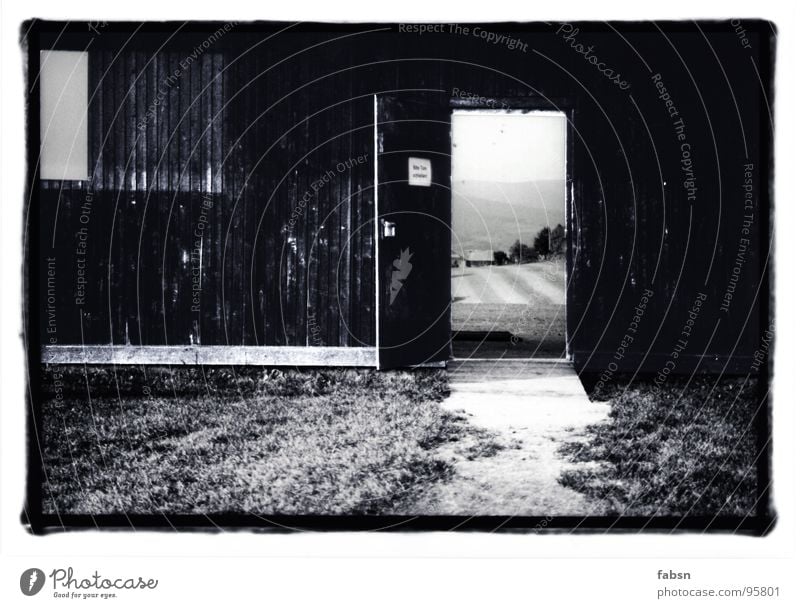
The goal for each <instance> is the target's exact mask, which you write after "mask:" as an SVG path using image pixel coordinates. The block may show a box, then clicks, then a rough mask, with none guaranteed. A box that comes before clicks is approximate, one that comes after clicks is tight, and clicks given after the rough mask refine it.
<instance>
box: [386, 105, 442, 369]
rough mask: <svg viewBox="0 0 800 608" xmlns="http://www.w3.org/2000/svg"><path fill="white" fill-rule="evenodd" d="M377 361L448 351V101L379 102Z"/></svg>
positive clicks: (403, 361) (418, 359) (402, 362)
mask: <svg viewBox="0 0 800 608" xmlns="http://www.w3.org/2000/svg"><path fill="white" fill-rule="evenodd" d="M375 132H376V154H377V160H376V166H377V179H378V184H377V192H378V198H377V201H378V202H377V205H378V213H377V222H378V225H377V231H378V259H377V266H376V267H377V269H378V367H379V368H380V369H389V368H392V367H403V366H411V365H420V364H424V363H431V362H436V361H446V360H447V359H448V357H449V356H450V213H451V212H450V104H449V99H448V98H447V97H446V96H445V95H444V94H441V93H435V92H424V93H423V92H414V93H408V94H398V95H378V96H377V100H376V123H375Z"/></svg>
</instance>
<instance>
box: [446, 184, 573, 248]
mask: <svg viewBox="0 0 800 608" xmlns="http://www.w3.org/2000/svg"><path fill="white" fill-rule="evenodd" d="M564 216H565V208H564V182H563V181H562V180H541V181H537V182H512V183H504V182H485V181H477V180H463V181H458V182H454V183H453V250H454V251H456V252H458V253H461V250H463V251H467V250H469V249H493V250H494V251H500V250H502V251H508V249H509V248H510V247H511V245H512V244H513V243H514V241H515V240H517V239H519V240H520V241H522V242H523V243H525V244H527V245H532V244H533V237H534V236H536V233H537V232H539V231H540V230H541V229H542V228H544V227H545V226H548V225H549V226H551V227H555V226H556V225H557V224H562V225H563V224H565V223H566V222H565V219H564Z"/></svg>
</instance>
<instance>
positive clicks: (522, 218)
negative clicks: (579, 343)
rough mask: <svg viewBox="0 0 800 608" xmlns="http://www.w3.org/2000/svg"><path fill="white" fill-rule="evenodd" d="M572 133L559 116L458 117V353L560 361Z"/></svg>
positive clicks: (489, 113) (467, 113)
mask: <svg viewBox="0 0 800 608" xmlns="http://www.w3.org/2000/svg"><path fill="white" fill-rule="evenodd" d="M566 133H567V119H566V115H565V114H563V113H561V112H535V111H529V112H528V111H504V110H456V111H454V112H453V133H452V141H453V158H452V185H453V241H452V243H453V246H452V252H451V266H452V273H451V276H452V294H453V306H452V321H453V331H454V332H456V334H455V338H456V340H455V342H454V351H456V355H457V356H458V355H459V354H464V355H469V356H480V355H485V354H487V352H488V351H487V349H488V350H490V351H492V354H497V355H498V356H499V354H500V353H501V352H502V353H503V355H502V356H517V355H519V356H547V357H553V356H564V349H565V333H566V327H565V325H566V310H565V299H566V285H565V275H566V273H565V253H566V246H567V239H566V219H565V218H566V205H565V201H566V196H565V193H566ZM464 349H477V351H476V352H465V353H459V352H458V351H459V350H464Z"/></svg>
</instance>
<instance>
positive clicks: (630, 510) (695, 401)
mask: <svg viewBox="0 0 800 608" xmlns="http://www.w3.org/2000/svg"><path fill="white" fill-rule="evenodd" d="M626 385H627V382H622V381H621V382H619V383H618V384H617V385H616V389H615V390H613V391H612V392H611V393H610V394H609V393H607V394H605V395H593V398H595V399H598V398H599V399H603V400H605V399H610V400H611V412H610V420H609V421H606V422H602V423H600V424H596V425H592V426H590V427H589V429H588V437H587V440H586V441H576V442H571V443H568V444H565V445H564V446H562V448H561V453H562V454H564V455H566V456H568V457H569V459H570V460H571V461H572V462H574V463H576V466H575V468H573V469H569V470H567V471H565V472H563V473H562V475H561V478H560V479H559V481H560V482H561V483H562V484H563V485H565V486H567V487H569V488H572V489H575V490H578V491H580V492H583V493H584V494H587V495H589V496H590V497H592V498H595V499H599V500H603V501H605V502H606V503H607V504H608V509H609V512H610V513H612V514H618V515H625V516H636V515H643V516H664V515H681V516H683V515H735V516H745V515H748V514H751V515H753V514H755V512H754V509H755V505H756V499H757V482H756V480H757V474H756V473H757V471H756V456H757V454H758V450H759V449H760V448H759V447H757V433H756V429H755V423H756V413H757V411H758V409H759V406H761V408H766V407H767V405H766V403H764V402H761V401H760V399H759V398H758V396H757V390H756V382H755V380H748V381H746V382H745V381H744V380H743V379H731V378H724V377H723V378H717V377H696V378H695V379H694V380H693V381H692V382H691V383H689V385H688V386H687V385H686V379H685V378H684V379H680V378H673V379H670V380H668V382H667V383H665V384H664V385H663V386H662V387H661V388H658V387H656V386H654V385H653V383H652V382H634V383H632V384H631V385H630V387H629V388H628V389H627V390H624V389H625V386H626ZM759 413H761V414H763V413H764V412H763V410H762V411H760V412H759ZM751 511H752V512H751Z"/></svg>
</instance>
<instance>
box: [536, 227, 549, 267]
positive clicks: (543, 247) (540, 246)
mask: <svg viewBox="0 0 800 608" xmlns="http://www.w3.org/2000/svg"><path fill="white" fill-rule="evenodd" d="M533 251H534V252H535V253H536V254H537V255H539V256H541V257H543V258H545V259H547V256H549V255H550V228H549V226H545V227H544V228H542V229H541V230H540V231H539V234H537V235H536V238H535V239H533Z"/></svg>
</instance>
